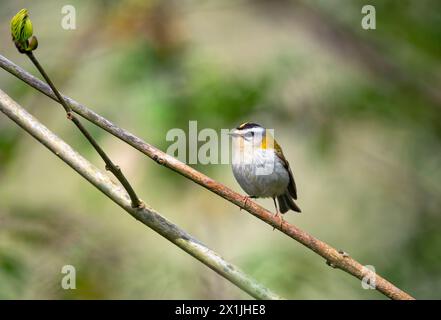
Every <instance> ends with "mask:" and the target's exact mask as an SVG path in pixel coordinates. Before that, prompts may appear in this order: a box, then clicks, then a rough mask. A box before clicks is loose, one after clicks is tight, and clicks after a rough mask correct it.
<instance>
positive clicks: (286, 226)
mask: <svg viewBox="0 0 441 320" xmlns="http://www.w3.org/2000/svg"><path fill="white" fill-rule="evenodd" d="M0 67H2V68H3V69H5V70H6V71H8V72H10V73H11V74H13V75H14V76H16V77H17V78H19V79H21V80H22V81H24V82H26V83H27V84H29V85H30V86H32V87H34V88H35V89H37V90H39V91H40V92H42V93H44V94H45V95H47V96H48V97H50V98H52V99H54V100H55V101H57V97H56V96H55V95H54V94H53V93H52V91H51V90H50V88H49V87H48V86H47V85H46V84H45V83H43V82H42V81H40V80H39V79H37V78H35V77H33V76H32V75H31V74H29V73H28V72H26V71H25V70H23V69H22V68H20V67H19V66H17V65H15V64H14V63H12V62H11V61H9V60H8V59H6V58H5V57H3V56H1V55H0ZM64 99H65V100H66V102H67V103H68V104H69V106H70V107H71V108H72V110H73V111H74V112H76V113H78V114H79V115H81V116H82V117H84V118H85V119H87V120H89V121H90V122H92V123H94V124H96V125H97V126H99V127H101V128H103V129H104V130H106V131H107V132H109V133H111V134H113V135H114V136H116V137H118V138H119V139H121V140H123V141H125V142H127V143H128V144H129V145H131V146H132V147H134V148H136V149H138V150H139V151H141V152H142V153H144V154H145V155H147V156H148V157H149V158H151V159H153V160H154V161H156V162H157V163H159V164H161V165H163V166H165V167H167V168H169V169H171V170H173V171H175V172H177V173H179V174H181V175H183V176H184V177H186V178H188V179H190V180H192V181H194V182H196V183H197V184H199V185H201V186H203V187H204V188H206V189H208V190H210V191H212V192H214V193H216V194H217V195H219V196H221V197H222V198H224V199H226V200H228V201H230V202H232V203H234V204H236V205H237V206H239V207H241V208H243V209H245V210H247V211H248V212H250V213H251V214H252V215H254V216H256V217H257V218H259V219H260V220H262V221H264V222H266V223H268V224H270V225H271V226H273V227H275V228H276V229H278V230H280V231H281V232H283V233H284V234H286V235H287V236H289V237H291V238H293V239H295V240H296V241H298V242H300V243H301V244H303V245H304V246H306V247H307V248H309V249H311V250H312V251H314V252H316V253H317V254H318V255H320V256H321V257H323V258H324V259H325V261H326V262H327V263H328V264H329V265H332V266H333V267H335V268H339V269H341V270H343V271H344V272H347V273H349V274H351V275H353V276H355V277H357V278H358V279H363V278H365V277H368V278H370V277H371V276H372V272H371V271H370V270H369V269H368V268H365V267H364V266H363V265H362V264H360V263H359V262H357V261H356V260H354V259H353V258H352V257H349V256H347V255H344V254H341V253H339V250H336V249H335V248H333V247H332V246H330V245H328V244H327V243H325V242H323V241H321V240H319V239H317V238H315V237H313V236H312V235H310V234H308V233H307V232H305V231H303V230H301V229H299V228H297V227H296V226H294V225H292V224H290V223H288V222H286V221H284V222H283V223H282V224H281V223H280V220H279V219H278V218H276V217H274V215H273V214H272V213H271V212H270V211H268V210H266V209H264V208H263V207H261V206H260V205H258V204H257V203H255V202H253V201H247V202H246V203H245V202H244V196H242V195H240V194H239V193H237V192H234V191H233V190H231V189H229V188H228V187H226V186H224V185H223V184H221V183H219V182H217V181H215V180H213V179H211V178H209V177H208V176H206V175H204V174H202V173H200V172H198V171H197V170H195V169H193V168H191V167H190V166H188V165H186V164H184V163H182V162H180V161H179V160H177V159H175V158H173V157H172V156H170V155H168V154H166V153H164V152H162V151H160V150H159V149H157V148H155V147H154V146H152V145H150V144H148V143H146V142H145V141H143V140H142V139H140V138H138V137H136V136H135V135H133V134H132V133H130V132H128V131H126V130H124V129H122V128H119V127H118V126H116V125H115V124H113V123H112V122H110V121H109V120H107V119H105V118H104V117H102V116H100V115H99V114H97V113H95V112H94V111H92V110H90V109H88V108H87V107H85V106H84V105H82V104H80V103H78V102H76V101H74V100H73V99H70V98H68V97H64ZM375 284H376V286H375V289H376V290H378V291H379V292H381V293H383V294H384V295H385V296H387V297H389V298H391V299H394V300H411V299H414V298H413V297H412V296H410V295H409V294H408V293H406V292H404V291H402V290H401V289H399V288H397V287H396V286H394V285H393V284H392V283H390V282H389V281H387V280H386V279H384V278H383V277H381V276H379V275H378V274H375Z"/></svg>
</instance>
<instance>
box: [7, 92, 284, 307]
mask: <svg viewBox="0 0 441 320" xmlns="http://www.w3.org/2000/svg"><path fill="white" fill-rule="evenodd" d="M0 111H1V112H3V113H4V114H6V115H7V116H8V117H9V118H10V119H11V120H13V121H14V122H15V123H17V124H18V125H19V126H20V127H21V128H23V129H24V130H26V131H27V132H28V133H30V134H31V135H32V136H33V137H34V138H35V139H37V140H38V141H39V142H40V143H42V144H43V145H45V146H46V147H47V148H48V149H49V150H50V151H52V152H53V153H55V154H56V155H57V156H58V157H59V158H60V159H61V160H63V161H64V162H65V163H66V164H68V165H69V166H70V167H71V168H72V169H74V170H75V171H76V172H78V173H79V174H80V175H81V176H83V178H85V179H86V180H87V181H89V182H90V183H91V184H93V185H94V186H95V187H96V188H98V189H99V190H100V191H101V192H103V193H104V194H105V195H106V196H108V197H109V198H110V199H111V200H112V201H113V202H115V203H116V204H118V205H119V206H120V207H121V208H123V209H124V210H125V211H127V212H128V213H129V214H130V215H131V216H133V217H134V218H135V219H137V220H139V221H140V222H141V223H143V224H145V225H146V226H148V227H150V228H151V229H153V230H154V231H156V232H157V233H159V234H160V235H162V236H163V237H165V238H166V239H168V240H169V241H171V242H173V243H174V244H175V245H177V246H178V247H180V248H181V249H182V250H184V251H186V252H187V253H188V254H190V255H192V256H193V257H194V258H196V259H198V260H199V261H201V262H202V263H203V264H205V265H206V266H208V267H209V268H211V269H213V270H214V271H216V272H217V273H218V274H220V275H221V276H222V277H224V278H226V279H227V280H229V281H231V282H232V283H233V284H235V285H236V286H238V287H239V288H240V289H242V290H243V291H245V292H247V293H248V294H250V295H251V296H253V297H254V298H257V299H281V297H279V296H278V295H277V294H275V293H274V292H272V291H271V290H269V289H268V288H266V287H264V286H263V285H261V284H259V283H258V282H257V281H256V280H254V279H253V278H251V277H250V276H248V275H247V274H245V273H243V272H242V271H241V270H240V269H238V268H237V267H236V266H234V265H232V264H231V263H229V262H227V261H225V260H224V259H223V258H222V257H220V256H219V255H218V254H217V253H216V252H214V251H212V250H211V249H209V248H207V247H206V246H205V245H204V244H202V243H201V242H200V241H199V240H197V239H195V238H193V237H192V236H191V235H190V234H188V233H186V232H185V231H184V230H182V229H180V228H179V227H178V226H176V225H175V224H173V223H172V222H170V221H168V220H167V219H165V218H164V217H162V216H161V215H160V214H159V213H157V212H156V211H155V210H153V209H152V208H150V207H148V206H147V205H145V206H143V207H140V208H133V207H132V205H131V201H130V198H129V197H128V196H127V193H126V192H125V189H123V188H122V187H121V186H120V185H118V184H115V183H114V182H113V181H112V180H111V179H110V178H109V177H108V176H107V175H106V174H105V173H104V172H102V171H100V170H99V169H97V168H96V167H95V166H93V165H92V164H91V163H90V162H88V161H87V160H86V159H85V158H83V157H82V156H81V155H79V154H78V153H77V152H76V151H75V150H73V149H72V148H71V147H70V146H69V145H68V144H67V143H65V142H64V141H63V140H61V139H60V138H59V137H57V136H56V135H55V134H54V133H52V132H51V131H50V130H49V129H48V128H46V127H45V126H44V125H43V124H41V123H40V122H39V121H38V120H37V119H35V118H34V117H33V116H32V115H30V114H29V113H28V112H27V111H26V110H24V109H23V108H22V107H21V106H20V105H18V104H17V103H16V102H15V101H13V100H12V99H11V98H10V97H9V96H8V95H6V94H5V93H4V92H3V91H1V90H0Z"/></svg>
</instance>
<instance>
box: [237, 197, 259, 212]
mask: <svg viewBox="0 0 441 320" xmlns="http://www.w3.org/2000/svg"><path fill="white" fill-rule="evenodd" d="M243 199H244V200H243V207H246V206H247V204H248V201H250V199H257V197H256V196H244V197H243ZM239 209H240V211H242V209H243V208H242V207H240V208H239Z"/></svg>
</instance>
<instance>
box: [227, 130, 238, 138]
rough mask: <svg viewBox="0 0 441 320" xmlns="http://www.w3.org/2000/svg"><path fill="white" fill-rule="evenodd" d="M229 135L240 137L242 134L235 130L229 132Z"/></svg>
mask: <svg viewBox="0 0 441 320" xmlns="http://www.w3.org/2000/svg"><path fill="white" fill-rule="evenodd" d="M228 135H229V136H231V137H239V136H240V135H241V134H240V133H239V132H238V130H237V129H233V130H231V131H230V132H228Z"/></svg>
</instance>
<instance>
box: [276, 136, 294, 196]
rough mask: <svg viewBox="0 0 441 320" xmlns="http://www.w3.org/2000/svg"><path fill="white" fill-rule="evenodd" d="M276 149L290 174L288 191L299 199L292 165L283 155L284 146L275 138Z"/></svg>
mask: <svg viewBox="0 0 441 320" xmlns="http://www.w3.org/2000/svg"><path fill="white" fill-rule="evenodd" d="M274 150H276V155H277V157H279V159H280V160H282V163H283V166H284V167H285V169H286V171H288V174H289V184H288V192H289V194H290V195H291V196H292V197H293V198H294V199H297V188H296V182H295V181H294V176H293V174H292V171H291V167H290V166H289V163H288V160H286V158H285V156H284V155H283V151H282V148H281V147H280V146H279V144H278V143H277V142H276V141H275V140H274Z"/></svg>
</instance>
